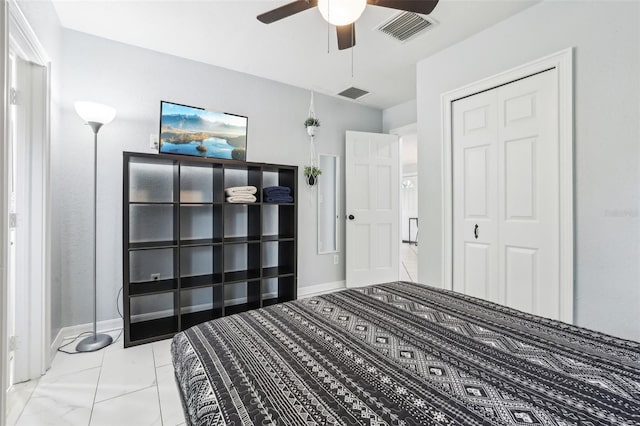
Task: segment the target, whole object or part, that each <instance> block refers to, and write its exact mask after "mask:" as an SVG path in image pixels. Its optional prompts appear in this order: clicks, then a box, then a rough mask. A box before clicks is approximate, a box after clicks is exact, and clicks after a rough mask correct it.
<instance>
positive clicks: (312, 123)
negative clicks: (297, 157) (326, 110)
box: [304, 117, 320, 136]
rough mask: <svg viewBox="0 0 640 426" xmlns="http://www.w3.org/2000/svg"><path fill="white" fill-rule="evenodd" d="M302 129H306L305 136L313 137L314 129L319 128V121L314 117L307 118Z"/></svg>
mask: <svg viewBox="0 0 640 426" xmlns="http://www.w3.org/2000/svg"><path fill="white" fill-rule="evenodd" d="M304 127H306V128H307V134H308V135H309V136H313V135H315V134H316V127H320V120H318V119H317V118H315V117H309V118H307V119H306V120H304Z"/></svg>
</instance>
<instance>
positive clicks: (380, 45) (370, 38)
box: [54, 0, 538, 108]
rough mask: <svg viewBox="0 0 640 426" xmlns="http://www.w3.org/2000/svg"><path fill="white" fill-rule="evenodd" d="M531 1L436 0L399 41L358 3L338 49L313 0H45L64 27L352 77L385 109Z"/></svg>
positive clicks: (294, 71) (283, 77)
mask: <svg viewBox="0 0 640 426" xmlns="http://www.w3.org/2000/svg"><path fill="white" fill-rule="evenodd" d="M537 1H538V0H509V1H506V0H497V1H495V0H441V1H440V3H439V4H438V6H437V7H436V8H435V10H434V11H433V13H432V14H431V17H432V18H435V20H436V21H437V22H438V25H437V26H435V27H434V28H432V29H431V30H429V31H426V32H425V33H424V34H421V35H420V36H418V37H416V38H415V39H413V40H410V41H408V42H407V43H405V44H401V43H399V42H397V41H396V40H393V39H390V38H388V37H387V36H385V35H384V34H382V33H379V32H376V31H374V28H375V27H377V26H378V25H379V24H381V23H382V22H384V21H386V20H387V19H388V18H389V17H391V16H393V15H394V14H395V13H397V11H394V10H391V9H387V8H383V7H377V6H367V8H366V9H365V11H364V13H363V15H362V17H361V18H360V19H359V20H358V21H357V22H356V47H355V49H347V50H344V51H338V50H337V47H336V35H335V29H334V28H331V31H330V32H329V34H328V32H327V23H326V22H325V21H324V20H323V19H322V17H321V15H320V13H319V12H318V10H317V8H314V9H310V10H307V11H305V12H301V13H299V14H297V15H294V16H291V17H289V18H286V19H284V20H281V21H278V22H275V23H273V24H270V25H265V24H263V23H261V22H259V21H258V20H257V19H256V16H257V15H258V14H260V13H263V12H266V11H268V10H270V9H272V8H275V7H278V6H280V5H282V4H286V3H287V2H288V1H273V0H261V1H244V0H233V1H228V0H227V1H223V0H200V1H184V0H178V1H168V0H142V1H121V0H120V1H116V0H102V1H68V0H54V5H55V8H56V10H57V12H58V16H59V17H60V21H61V23H62V25H63V26H64V27H66V28H70V29H73V30H77V31H81V32H85V33H89V34H93V35H96V36H99V37H104V38H107V39H111V40H116V41H119V42H123V43H127V44H131V45H134V46H139V47H144V48H147V49H152V50H156V51H159V52H164V53H169V54H172V55H176V56H180V57H184V58H188V59H193V60H196V61H201V62H205V63H209V64H212V65H217V66H220V67H224V68H229V69H232V70H236V71H240V72H245V73H248V74H253V75H256V76H260V77H264V78H268V79H271V80H276V81H280V82H283V83H287V84H291V85H294V86H298V87H302V88H306V89H311V90H315V91H317V92H320V93H325V94H330V95H335V94H337V93H338V92H340V91H342V90H344V89H346V88H347V87H350V86H356V87H359V88H362V89H365V90H368V91H370V92H371V94H370V95H367V96H365V97H363V98H362V99H360V100H359V101H357V102H358V103H361V104H364V105H369V106H373V107H376V108H388V107H391V106H394V105H397V104H399V103H402V102H405V101H408V100H411V99H414V98H415V97H416V83H415V64H416V62H418V61H419V60H421V59H423V58H425V57H427V56H429V55H431V54H433V53H435V52H437V51H439V50H441V49H444V48H445V47H447V46H450V45H452V44H454V43H456V42H458V41H460V40H463V39H465V38H467V37H469V36H470V35H472V34H474V33H476V32H479V31H481V30H482V29H484V28H487V27H489V26H491V25H493V24H495V23H497V22H499V21H501V20H503V19H505V18H507V17H509V16H511V15H513V14H516V13H518V12H520V11H522V10H523V9H525V8H527V7H529V6H531V5H532V4H534V3H536V2H537ZM327 36H329V37H327ZM327 39H328V40H329V42H330V52H329V53H327ZM352 54H353V77H352V75H351V69H352V62H351V61H352Z"/></svg>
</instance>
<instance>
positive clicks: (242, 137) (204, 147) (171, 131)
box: [160, 101, 247, 161]
mask: <svg viewBox="0 0 640 426" xmlns="http://www.w3.org/2000/svg"><path fill="white" fill-rule="evenodd" d="M160 110H161V111H160V116H161V117H160V152H162V153H165V154H182V155H197V156H199V157H212V158H225V159H230V160H240V161H245V160H246V157H247V117H241V116H239V115H233V114H227V113H224V112H212V111H206V110H204V109H201V108H195V107H190V106H185V105H178V104H174V103H170V102H164V101H162V102H161V104H160Z"/></svg>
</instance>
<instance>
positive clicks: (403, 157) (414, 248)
mask: <svg viewBox="0 0 640 426" xmlns="http://www.w3.org/2000/svg"><path fill="white" fill-rule="evenodd" d="M390 133H392V134H396V135H398V136H399V139H400V244H401V245H400V261H399V264H400V275H399V276H400V280H402V281H412V282H418V244H419V241H418V240H419V238H420V232H419V220H418V132H417V125H416V124H415V123H414V124H410V125H408V126H404V127H401V128H398V129H393V130H391V132H390Z"/></svg>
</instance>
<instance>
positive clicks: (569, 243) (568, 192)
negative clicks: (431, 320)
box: [440, 47, 575, 324]
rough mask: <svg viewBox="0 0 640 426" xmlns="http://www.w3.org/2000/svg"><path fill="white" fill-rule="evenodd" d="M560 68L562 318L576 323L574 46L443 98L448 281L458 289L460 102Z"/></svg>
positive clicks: (444, 228)
mask: <svg viewBox="0 0 640 426" xmlns="http://www.w3.org/2000/svg"><path fill="white" fill-rule="evenodd" d="M553 68H555V69H556V70H557V76H558V77H557V78H558V80H557V84H558V113H559V119H558V146H559V164H558V167H559V184H560V217H559V220H560V247H559V249H560V250H559V252H560V277H559V282H560V320H562V321H564V322H566V323H569V324H573V317H574V313H573V287H574V267H575V265H574V217H573V209H574V206H573V204H574V195H573V186H574V182H573V48H572V47H569V48H567V49H564V50H561V51H559V52H556V53H554V54H551V55H548V56H545V57H543V58H540V59H537V60H535V61H532V62H529V63H526V64H524V65H520V66H518V67H515V68H512V69H510V70H508V71H504V72H501V73H499V74H496V75H494V76H491V77H488V78H485V79H482V80H479V81H476V82H474V83H471V84H468V85H466V86H463V87H460V88H458V89H455V90H452V91H449V92H446V93H443V94H442V95H441V96H440V103H441V111H442V117H441V118H442V151H441V152H442V157H441V164H442V224H441V225H442V227H441V229H442V235H441V238H442V285H443V288H445V289H448V290H452V289H453V163H452V161H453V158H452V148H453V146H452V141H453V131H452V124H453V122H452V119H453V116H452V104H453V102H454V101H456V100H459V99H462V98H465V97H468V96H472V95H474V94H477V93H480V92H484V91H487V90H491V89H494V88H496V87H499V86H503V85H505V84H508V83H511V82H514V81H517V80H521V79H523V78H526V77H529V76H531V75H534V74H538V73H540V72H543V71H547V70H549V69H553Z"/></svg>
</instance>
